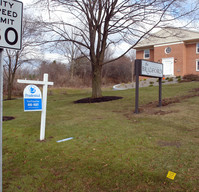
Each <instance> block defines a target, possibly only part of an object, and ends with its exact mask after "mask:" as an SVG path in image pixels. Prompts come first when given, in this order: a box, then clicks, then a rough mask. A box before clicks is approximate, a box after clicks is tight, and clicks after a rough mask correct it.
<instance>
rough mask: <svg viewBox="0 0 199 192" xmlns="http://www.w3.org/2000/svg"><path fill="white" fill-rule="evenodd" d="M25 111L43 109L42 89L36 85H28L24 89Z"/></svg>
mask: <svg viewBox="0 0 199 192" xmlns="http://www.w3.org/2000/svg"><path fill="white" fill-rule="evenodd" d="M23 95H24V111H41V110H42V98H41V91H40V89H39V88H38V87H37V86H35V85H28V86H27V87H26V88H25V89H24V93H23Z"/></svg>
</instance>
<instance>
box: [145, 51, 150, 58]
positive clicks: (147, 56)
mask: <svg viewBox="0 0 199 192" xmlns="http://www.w3.org/2000/svg"><path fill="white" fill-rule="evenodd" d="M149 58H150V50H149V49H145V50H144V59H149Z"/></svg>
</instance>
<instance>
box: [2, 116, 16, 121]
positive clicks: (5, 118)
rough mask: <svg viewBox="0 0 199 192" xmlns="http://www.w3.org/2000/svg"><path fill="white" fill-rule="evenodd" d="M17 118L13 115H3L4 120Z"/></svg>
mask: <svg viewBox="0 0 199 192" xmlns="http://www.w3.org/2000/svg"><path fill="white" fill-rule="evenodd" d="M13 119H15V117H11V116H3V121H10V120H13Z"/></svg>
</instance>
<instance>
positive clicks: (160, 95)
mask: <svg viewBox="0 0 199 192" xmlns="http://www.w3.org/2000/svg"><path fill="white" fill-rule="evenodd" d="M159 107H162V77H160V78H159Z"/></svg>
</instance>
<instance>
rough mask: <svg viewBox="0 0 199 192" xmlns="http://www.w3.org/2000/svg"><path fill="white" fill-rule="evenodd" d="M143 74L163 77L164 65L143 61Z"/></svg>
mask: <svg viewBox="0 0 199 192" xmlns="http://www.w3.org/2000/svg"><path fill="white" fill-rule="evenodd" d="M141 75H143V76H150V77H159V78H160V77H163V65H162V64H161V63H154V62H151V61H145V60H142V61H141Z"/></svg>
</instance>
